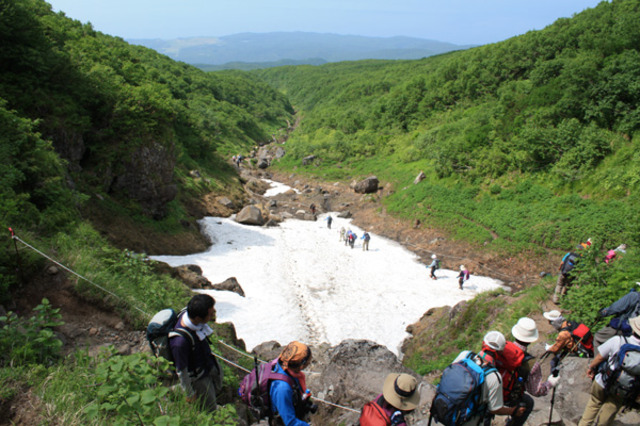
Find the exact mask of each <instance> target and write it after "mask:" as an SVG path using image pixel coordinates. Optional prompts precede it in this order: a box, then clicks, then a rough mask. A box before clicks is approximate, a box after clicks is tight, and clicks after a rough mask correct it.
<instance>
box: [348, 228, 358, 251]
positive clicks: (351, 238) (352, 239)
mask: <svg viewBox="0 0 640 426" xmlns="http://www.w3.org/2000/svg"><path fill="white" fill-rule="evenodd" d="M357 239H358V236H357V235H356V233H355V232H352V233H351V234H349V245H350V246H351V248H353V246H354V244H355V243H356V240H357Z"/></svg>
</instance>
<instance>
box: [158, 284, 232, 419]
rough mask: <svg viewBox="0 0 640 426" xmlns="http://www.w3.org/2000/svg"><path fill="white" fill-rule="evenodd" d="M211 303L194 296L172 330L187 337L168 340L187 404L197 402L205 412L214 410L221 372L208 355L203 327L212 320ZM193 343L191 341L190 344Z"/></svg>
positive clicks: (210, 299) (208, 298) (209, 331)
mask: <svg viewBox="0 0 640 426" xmlns="http://www.w3.org/2000/svg"><path fill="white" fill-rule="evenodd" d="M215 303H216V302H215V300H214V299H213V297H211V296H209V295H208V294H203V293H200V294H196V295H195V296H193V297H192V298H191V300H189V303H188V304H187V310H186V311H184V312H183V313H182V314H180V315H179V316H178V322H177V323H176V326H175V328H174V329H177V328H181V329H186V330H187V331H188V332H189V334H190V335H191V338H187V337H184V336H182V335H177V336H174V337H171V338H170V339H169V347H170V348H171V353H172V355H173V361H174V364H175V367H176V372H177V373H178V378H179V379H180V385H181V386H182V389H184V392H185V395H186V399H187V401H188V402H195V401H196V400H199V401H200V402H201V403H202V404H203V405H204V407H205V408H206V409H207V410H208V411H214V410H215V409H216V406H217V404H216V393H217V392H218V391H219V390H220V389H221V388H222V369H221V368H220V365H219V364H218V361H217V360H216V359H215V358H214V357H213V355H212V354H211V347H210V346H209V338H208V337H209V336H210V335H211V334H212V333H213V330H212V329H211V327H210V326H209V325H208V324H207V323H208V322H209V321H215V318H216V310H215V308H214V305H215ZM192 340H193V342H192Z"/></svg>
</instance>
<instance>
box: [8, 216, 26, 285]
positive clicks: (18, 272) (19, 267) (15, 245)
mask: <svg viewBox="0 0 640 426" xmlns="http://www.w3.org/2000/svg"><path fill="white" fill-rule="evenodd" d="M9 232H10V233H11V239H12V240H13V248H14V249H15V250H16V275H17V276H18V280H19V281H20V283H21V284H24V277H23V276H22V265H21V264H20V253H19V252H18V243H17V242H16V234H15V233H14V232H13V229H12V228H9Z"/></svg>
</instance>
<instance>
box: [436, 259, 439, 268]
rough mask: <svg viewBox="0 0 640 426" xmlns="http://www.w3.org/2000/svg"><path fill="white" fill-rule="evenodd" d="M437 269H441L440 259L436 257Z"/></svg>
mask: <svg viewBox="0 0 640 426" xmlns="http://www.w3.org/2000/svg"><path fill="white" fill-rule="evenodd" d="M436 269H440V259H436Z"/></svg>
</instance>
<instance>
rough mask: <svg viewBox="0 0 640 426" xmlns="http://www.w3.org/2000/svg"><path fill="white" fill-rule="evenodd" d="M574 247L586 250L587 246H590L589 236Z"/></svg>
mask: <svg viewBox="0 0 640 426" xmlns="http://www.w3.org/2000/svg"><path fill="white" fill-rule="evenodd" d="M576 248H577V249H578V250H588V249H589V248H591V238H587V241H586V242H584V243H580V244H579V245H578V247H576Z"/></svg>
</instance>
